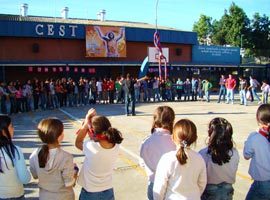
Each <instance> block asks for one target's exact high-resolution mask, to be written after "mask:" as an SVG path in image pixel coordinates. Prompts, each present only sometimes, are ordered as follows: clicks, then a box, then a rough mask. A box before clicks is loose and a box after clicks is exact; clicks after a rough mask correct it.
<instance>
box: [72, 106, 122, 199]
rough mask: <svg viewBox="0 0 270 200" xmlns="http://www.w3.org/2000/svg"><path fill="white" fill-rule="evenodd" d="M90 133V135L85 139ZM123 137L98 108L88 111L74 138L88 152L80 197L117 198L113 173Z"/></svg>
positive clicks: (79, 146) (84, 163)
mask: <svg viewBox="0 0 270 200" xmlns="http://www.w3.org/2000/svg"><path fill="white" fill-rule="evenodd" d="M87 135H89V136H90V138H89V139H86V140H85V141H84V139H85V137H86V136H87ZM122 140H123V138H122V134H121V133H120V132H119V131H118V130H117V129H115V128H113V127H112V126H111V123H110V121H109V120H108V119H107V118H106V117H105V116H97V115H96V111H95V109H90V110H89V111H88V113H87V114H86V116H85V120H84V124H83V125H82V127H81V129H79V131H78V135H77V138H76V142H75V145H76V147H77V148H78V149H80V150H81V151H83V153H84V155H85V159H84V162H83V166H82V169H81V172H80V175H79V178H78V184H79V185H81V186H82V190H81V194H80V198H79V199H80V200H86V199H87V200H96V199H100V200H113V199H114V192H113V186H112V173H113V168H114V165H115V162H116V160H117V158H118V155H119V150H120V145H119V144H121V142H122Z"/></svg>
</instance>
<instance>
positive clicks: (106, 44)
mask: <svg viewBox="0 0 270 200" xmlns="http://www.w3.org/2000/svg"><path fill="white" fill-rule="evenodd" d="M85 31H86V33H85V40H86V57H126V37H125V28H122V27H113V26H86V28H85Z"/></svg>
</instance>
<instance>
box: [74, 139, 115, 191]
mask: <svg viewBox="0 0 270 200" xmlns="http://www.w3.org/2000/svg"><path fill="white" fill-rule="evenodd" d="M83 153H84V155H85V159H84V162H83V166H82V169H81V170H80V175H79V178H78V183H79V185H81V186H82V187H83V188H84V189H85V190H86V191H88V192H101V191H104V190H108V189H111V188H112V187H113V186H112V173H113V168H114V164H115V161H116V159H117V158H118V154H119V145H118V144H115V146H114V147H113V148H111V149H104V148H103V147H101V146H100V144H99V142H94V141H93V140H86V141H85V142H84V143H83Z"/></svg>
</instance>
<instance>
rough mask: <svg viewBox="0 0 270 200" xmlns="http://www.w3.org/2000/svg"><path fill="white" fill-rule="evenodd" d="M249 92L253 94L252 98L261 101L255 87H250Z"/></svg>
mask: <svg viewBox="0 0 270 200" xmlns="http://www.w3.org/2000/svg"><path fill="white" fill-rule="evenodd" d="M251 92H252V95H253V98H254V99H255V98H256V99H257V100H258V101H261V99H260V97H259V96H258V94H257V92H256V88H254V87H252V88H251Z"/></svg>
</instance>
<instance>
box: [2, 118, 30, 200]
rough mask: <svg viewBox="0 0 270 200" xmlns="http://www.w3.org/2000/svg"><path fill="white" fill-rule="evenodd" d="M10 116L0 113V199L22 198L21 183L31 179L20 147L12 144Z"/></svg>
mask: <svg viewBox="0 0 270 200" xmlns="http://www.w3.org/2000/svg"><path fill="white" fill-rule="evenodd" d="M13 136H14V126H13V124H12V121H11V118H10V117H9V116H7V115H0V141H1V142H0V150H1V151H0V158H1V159H0V199H3V200H4V199H12V200H24V199H25V197H24V188H23V184H27V183H29V182H30V180H31V175H30V172H29V171H28V170H27V167H26V163H25V160H24V155H23V153H22V150H21V148H20V147H18V146H16V145H14V144H13V141H12V139H13Z"/></svg>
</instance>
